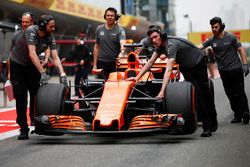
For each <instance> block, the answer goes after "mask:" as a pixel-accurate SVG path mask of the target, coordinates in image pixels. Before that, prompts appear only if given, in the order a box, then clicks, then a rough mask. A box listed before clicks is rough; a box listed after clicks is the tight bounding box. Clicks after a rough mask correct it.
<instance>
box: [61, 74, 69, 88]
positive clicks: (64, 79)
mask: <svg viewBox="0 0 250 167" xmlns="http://www.w3.org/2000/svg"><path fill="white" fill-rule="evenodd" d="M60 83H62V84H64V85H65V86H68V81H67V75H66V74H65V73H63V74H61V75H60Z"/></svg>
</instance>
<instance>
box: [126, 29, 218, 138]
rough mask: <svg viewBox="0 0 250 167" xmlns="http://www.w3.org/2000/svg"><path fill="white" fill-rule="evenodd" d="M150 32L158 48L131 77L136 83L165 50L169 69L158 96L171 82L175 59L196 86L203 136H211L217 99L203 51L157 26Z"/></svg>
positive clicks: (215, 120) (182, 71)
mask: <svg viewBox="0 0 250 167" xmlns="http://www.w3.org/2000/svg"><path fill="white" fill-rule="evenodd" d="M147 35H148V36H149V38H150V40H151V42H152V43H153V45H154V46H155V47H156V48H157V49H156V51H155V52H154V53H153V55H152V57H151V58H150V60H149V61H148V62H147V63H146V64H145V66H144V67H143V68H142V70H141V72H140V73H139V74H138V75H137V76H136V77H134V78H130V79H128V80H135V81H136V82H137V81H138V80H139V79H140V78H141V77H142V76H143V75H144V74H145V73H146V72H147V71H148V70H149V69H150V68H151V67H152V65H153V63H154V62H155V61H156V59H157V58H158V57H159V55H160V54H163V53H164V54H165V55H167V58H168V62H167V65H166V71H165V74H164V78H163V83H162V87H161V90H160V92H159V94H158V96H157V97H158V98H163V97H164V91H165V89H166V87H167V85H168V83H169V77H170V74H171V72H172V67H173V65H174V63H175V62H176V63H178V64H179V67H180V71H181V73H182V74H183V76H184V78H185V80H187V81H190V82H191V83H192V84H193V85H194V86H195V88H196V93H197V96H198V98H197V100H198V105H200V107H199V108H202V109H200V110H198V111H197V114H198V116H199V118H200V119H201V121H202V124H203V132H202V133H201V137H210V136H211V135H212V133H211V132H212V131H216V130H217V127H218V123H217V118H216V110H215V105H214V101H213V98H212V95H211V92H210V91H209V84H208V75H207V66H206V62H205V61H204V59H203V53H202V52H201V51H200V49H199V48H197V47H196V46H195V45H194V44H192V43H191V42H189V41H187V40H185V39H182V38H177V37H167V34H166V33H162V32H161V31H160V30H159V29H157V28H151V29H149V30H148V32H147ZM210 118H211V120H210Z"/></svg>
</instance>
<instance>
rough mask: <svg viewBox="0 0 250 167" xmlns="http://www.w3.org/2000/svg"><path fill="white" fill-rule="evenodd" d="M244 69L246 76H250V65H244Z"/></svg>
mask: <svg viewBox="0 0 250 167" xmlns="http://www.w3.org/2000/svg"><path fill="white" fill-rule="evenodd" d="M242 69H243V72H244V75H245V76H247V75H248V74H249V66H248V64H243V65H242Z"/></svg>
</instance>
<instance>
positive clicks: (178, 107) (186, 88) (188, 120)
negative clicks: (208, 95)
mask: <svg viewBox="0 0 250 167" xmlns="http://www.w3.org/2000/svg"><path fill="white" fill-rule="evenodd" d="M163 106H164V110H165V112H167V113H169V114H182V115H183V118H184V120H185V123H184V125H183V132H182V133H184V134H191V133H194V132H195V130H196V128H197V118H196V113H195V106H196V104H195V90H194V86H193V85H192V84H191V83H190V82H186V81H184V82H171V83H169V85H168V87H167V88H166V91H165V98H164V100H163Z"/></svg>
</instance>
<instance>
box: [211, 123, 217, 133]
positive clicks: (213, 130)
mask: <svg viewBox="0 0 250 167" xmlns="http://www.w3.org/2000/svg"><path fill="white" fill-rule="evenodd" d="M210 129H211V132H216V131H217V129H218V124H216V125H213V126H212V127H211V128H210Z"/></svg>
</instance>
